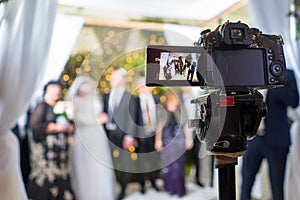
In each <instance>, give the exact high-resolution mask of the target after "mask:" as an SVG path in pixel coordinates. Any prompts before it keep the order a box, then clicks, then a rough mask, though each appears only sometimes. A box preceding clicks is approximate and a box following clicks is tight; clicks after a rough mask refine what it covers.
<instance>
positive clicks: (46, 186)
mask: <svg viewBox="0 0 300 200" xmlns="http://www.w3.org/2000/svg"><path fill="white" fill-rule="evenodd" d="M61 96H62V87H61V85H60V84H59V83H58V82H55V81H50V82H49V83H48V84H46V85H45V87H44V101H43V102H41V103H39V104H38V105H37V106H36V108H35V110H34V111H33V113H32V115H31V119H30V126H31V129H32V133H33V142H32V155H31V165H32V170H31V173H30V175H29V183H28V197H29V199H33V200H35V199H36V200H40V199H43V200H48V199H49V200H50V199H64V200H71V199H75V198H74V194H73V191H72V189H71V184H70V177H69V170H68V147H69V144H68V141H69V140H68V138H69V136H70V134H71V133H72V132H73V129H74V126H73V125H72V124H71V123H65V124H62V123H60V122H58V121H57V119H58V118H57V116H56V114H55V113H54V111H53V108H54V106H55V105H56V103H57V101H58V100H59V99H60V98H61Z"/></svg>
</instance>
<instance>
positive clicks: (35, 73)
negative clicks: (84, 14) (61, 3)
mask: <svg viewBox="0 0 300 200" xmlns="http://www.w3.org/2000/svg"><path fill="white" fill-rule="evenodd" d="M56 5H57V1H56V0H43V1H38V0H13V1H9V2H8V4H7V7H6V9H7V10H6V15H5V16H4V17H3V19H2V20H1V21H0V119H1V120H0V152H1V154H0V194H1V198H2V199H12V200H14V199H27V197H26V193H25V189H24V185H23V182H22V177H21V172H20V166H19V149H18V142H17V139H16V137H15V136H14V135H13V134H12V132H11V131H10V129H11V128H12V127H13V125H14V124H15V123H16V121H17V119H18V117H19V116H20V115H21V114H22V113H23V112H25V111H26V109H27V108H28V106H29V102H30V99H31V96H32V94H33V92H34V91H35V89H36V86H37V84H38V82H39V80H40V78H41V76H42V73H43V70H44V66H45V63H46V62H47V55H48V50H49V45H50V41H51V35H52V30H53V23H54V18H55V13H56Z"/></svg>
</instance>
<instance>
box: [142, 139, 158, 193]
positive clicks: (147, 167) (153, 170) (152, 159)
mask: <svg viewBox="0 0 300 200" xmlns="http://www.w3.org/2000/svg"><path fill="white" fill-rule="evenodd" d="M154 142H155V136H151V137H145V138H139V147H138V153H139V158H138V170H137V172H138V174H137V180H138V182H139V183H140V185H141V186H142V187H144V186H145V181H146V180H147V179H148V178H149V180H150V182H151V184H152V186H156V183H155V180H156V177H157V173H158V168H159V165H158V160H159V155H158V152H156V151H155V148H154Z"/></svg>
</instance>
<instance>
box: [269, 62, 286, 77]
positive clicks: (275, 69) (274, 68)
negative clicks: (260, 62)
mask: <svg viewBox="0 0 300 200" xmlns="http://www.w3.org/2000/svg"><path fill="white" fill-rule="evenodd" d="M270 70H271V73H272V75H273V76H277V77H278V76H281V75H282V74H283V72H284V68H283V65H282V64H281V63H279V62H276V63H272V64H271V68H270Z"/></svg>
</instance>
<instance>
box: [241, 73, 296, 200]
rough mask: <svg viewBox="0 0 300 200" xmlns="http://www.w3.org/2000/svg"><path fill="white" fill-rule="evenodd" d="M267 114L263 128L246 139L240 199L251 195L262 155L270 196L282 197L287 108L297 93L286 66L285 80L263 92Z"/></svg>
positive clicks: (287, 143)
mask: <svg viewBox="0 0 300 200" xmlns="http://www.w3.org/2000/svg"><path fill="white" fill-rule="evenodd" d="M266 104H267V111H268V112H267V115H266V117H265V119H264V124H263V125H264V129H265V130H264V131H263V132H258V133H257V136H256V137H255V138H254V139H253V140H250V141H248V149H247V151H246V153H245V155H244V156H243V163H242V188H241V200H250V199H251V190H252V186H253V183H254V180H255V175H256V173H257V172H258V170H259V167H260V165H261V162H262V160H263V159H264V158H266V159H267V160H268V165H269V175H270V181H271V188H272V197H273V200H282V199H284V192H283V182H284V175H285V166H286V159H287V154H288V152H289V146H290V144H291V139H290V132H289V128H290V125H289V121H288V117H287V108H288V107H289V106H291V107H293V108H295V107H297V106H298V104H299V93H298V90H297V83H296V79H295V76H294V73H293V71H291V70H287V83H286V85H285V86H283V87H279V88H273V89H269V90H268V91H267V95H266Z"/></svg>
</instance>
